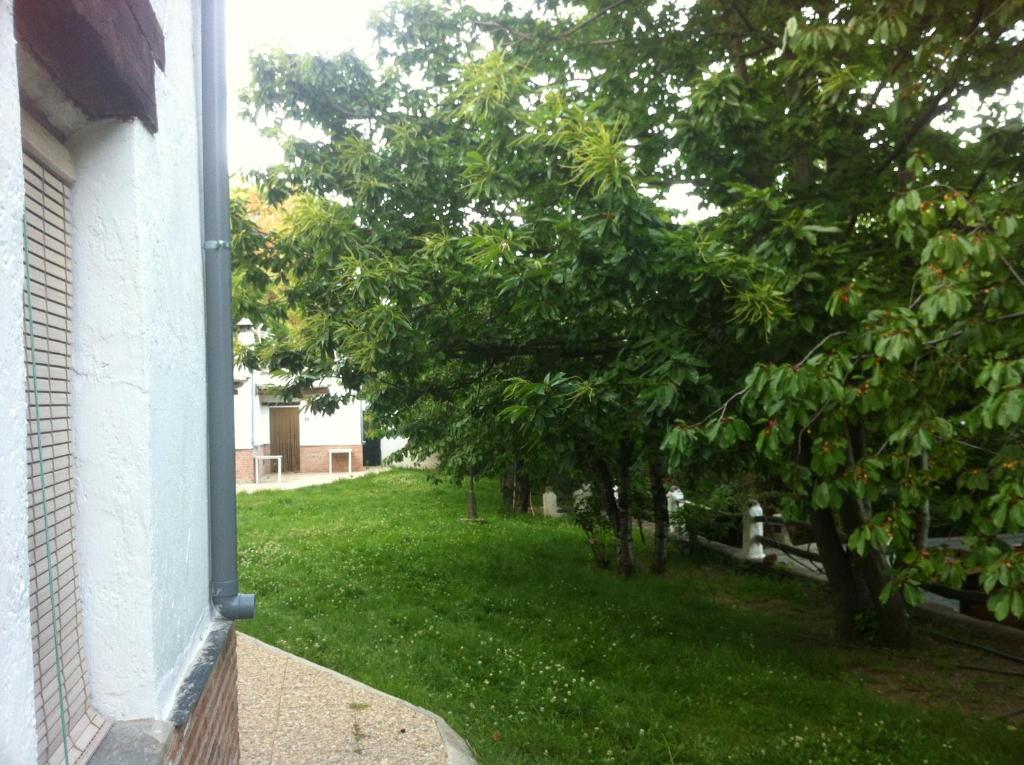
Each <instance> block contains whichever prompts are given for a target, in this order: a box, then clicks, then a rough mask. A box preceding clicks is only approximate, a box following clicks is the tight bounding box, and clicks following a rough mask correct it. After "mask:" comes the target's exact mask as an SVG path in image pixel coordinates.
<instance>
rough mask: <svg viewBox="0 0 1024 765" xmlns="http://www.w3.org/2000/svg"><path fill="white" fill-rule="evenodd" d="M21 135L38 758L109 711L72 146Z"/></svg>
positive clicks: (66, 746) (93, 737) (66, 757)
mask: <svg viewBox="0 0 1024 765" xmlns="http://www.w3.org/2000/svg"><path fill="white" fill-rule="evenodd" d="M23 132H24V137H25V152H24V172H25V247H26V277H27V278H26V283H25V292H24V311H25V360H26V383H27V384H26V392H27V403H28V412H27V417H28V433H29V437H28V463H29V491H28V503H29V507H28V519H29V521H28V522H29V526H28V545H29V562H30V565H31V581H30V585H29V586H30V604H31V609H32V639H33V642H32V646H33V653H34V657H35V691H36V724H37V729H38V740H39V762H40V763H65V762H67V763H74V762H76V761H80V760H82V759H83V757H84V755H85V754H86V753H87V752H88V751H89V750H90V748H91V745H93V744H94V743H95V742H96V741H97V740H98V738H99V734H100V733H101V732H103V729H104V727H105V721H104V720H103V718H102V717H101V716H100V715H98V714H97V713H96V712H95V711H94V710H93V709H92V707H91V705H90V702H89V687H88V674H87V672H86V666H85V656H84V647H83V644H82V629H81V606H80V595H79V583H78V564H77V560H76V553H75V499H74V491H73V486H72V471H73V460H72V450H73V438H72V428H71V337H72V333H73V327H72V295H73V289H72V268H71V239H70V225H69V220H70V218H69V184H70V183H71V181H72V170H71V162H70V156H69V155H68V154H67V152H66V151H65V150H64V147H63V146H61V145H60V144H59V143H58V142H57V140H56V139H55V138H53V137H52V136H50V135H49V134H48V133H46V132H45V131H44V130H43V129H42V128H41V127H40V126H39V125H37V124H35V123H34V122H32V120H31V119H30V118H25V119H24V120H23Z"/></svg>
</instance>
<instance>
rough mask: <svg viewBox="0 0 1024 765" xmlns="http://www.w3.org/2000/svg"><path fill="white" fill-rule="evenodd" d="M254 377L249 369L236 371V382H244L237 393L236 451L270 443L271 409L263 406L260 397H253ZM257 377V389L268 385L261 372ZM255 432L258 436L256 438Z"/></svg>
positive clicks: (256, 374) (257, 373)
mask: <svg viewBox="0 0 1024 765" xmlns="http://www.w3.org/2000/svg"><path fill="white" fill-rule="evenodd" d="M253 376H254V375H253V373H252V372H250V371H249V370H247V369H236V370H235V380H236V381H239V380H244V381H243V382H242V383H241V385H239V387H238V390H236V391H235V448H236V449H250V448H252V446H253V445H254V444H255V445H256V446H263V445H264V444H269V443H270V407H267V406H262V405H261V404H260V398H259V395H258V394H257V395H255V396H254V395H253ZM255 376H256V380H257V387H259V385H263V384H266V383H265V382H264V381H263V380H262V379H261V376H260V373H259V372H256V373H255ZM268 380H269V377H268ZM254 413H255V416H253V414H254ZM253 432H255V434H256V437H255V438H253Z"/></svg>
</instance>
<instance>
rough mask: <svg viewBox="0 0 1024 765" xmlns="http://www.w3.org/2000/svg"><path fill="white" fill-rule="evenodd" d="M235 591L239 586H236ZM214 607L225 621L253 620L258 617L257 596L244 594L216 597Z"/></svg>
mask: <svg viewBox="0 0 1024 765" xmlns="http://www.w3.org/2000/svg"><path fill="white" fill-rule="evenodd" d="M235 589H236V590H237V589H238V586H237V585H235ZM213 606H214V608H216V609H217V613H219V614H220V615H221V616H223V617H224V618H225V619H231V620H232V621H234V620H235V619H252V618H253V617H255V616H256V596H255V595H250V594H247V593H244V592H240V593H238V594H236V595H214V596H213Z"/></svg>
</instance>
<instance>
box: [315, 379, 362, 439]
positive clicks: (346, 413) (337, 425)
mask: <svg viewBox="0 0 1024 765" xmlns="http://www.w3.org/2000/svg"><path fill="white" fill-rule="evenodd" d="M328 387H329V388H330V390H331V392H332V393H342V392H343V390H344V389H343V388H340V387H339V386H337V385H335V384H334V383H331V384H329V385H328ZM362 442H363V405H362V403H361V402H359V401H356V400H352V401H349V402H348V403H346V404H342V405H341V406H339V407H338V409H337V411H335V412H334V414H332V415H327V416H325V415H322V414H314V413H313V412H311V411H309V410H308V409H305V408H303V409H302V411H300V412H299V444H300V445H301V446H348V445H352V446H358V445H359V444H361V443H362Z"/></svg>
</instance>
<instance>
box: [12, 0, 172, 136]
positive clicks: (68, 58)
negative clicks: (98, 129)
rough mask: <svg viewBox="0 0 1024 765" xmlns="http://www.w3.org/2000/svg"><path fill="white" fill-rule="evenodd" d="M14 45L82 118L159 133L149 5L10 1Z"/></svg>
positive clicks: (159, 58)
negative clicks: (133, 123)
mask: <svg viewBox="0 0 1024 765" xmlns="http://www.w3.org/2000/svg"><path fill="white" fill-rule="evenodd" d="M14 21H15V30H16V34H17V36H18V39H19V41H20V42H21V43H22V44H24V45H25V46H27V47H28V49H29V50H31V51H32V53H33V54H34V55H35V56H36V58H38V59H39V61H40V62H42V64H43V66H45V67H46V69H47V71H49V73H50V75H51V76H52V77H53V79H54V80H55V81H56V83H57V84H58V86H59V87H60V88H61V90H63V92H64V93H65V95H67V96H68V97H69V98H70V99H71V100H72V101H74V102H75V103H76V104H78V106H79V107H80V108H81V109H82V111H83V112H85V113H86V114H87V115H88V116H90V117H93V118H96V119H102V118H106V117H120V118H123V119H130V118H132V117H138V118H139V119H140V120H142V122H143V124H145V125H146V127H147V128H149V129H150V130H151V131H154V132H155V131H156V129H157V109H156V89H155V82H154V77H155V75H154V66H159V67H160V68H161V69H163V67H164V65H165V58H164V57H165V51H164V36H163V31H162V30H161V29H160V24H159V22H158V21H157V18H156V15H155V14H154V13H153V9H152V7H151V6H150V4H149V0H15V3H14Z"/></svg>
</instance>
